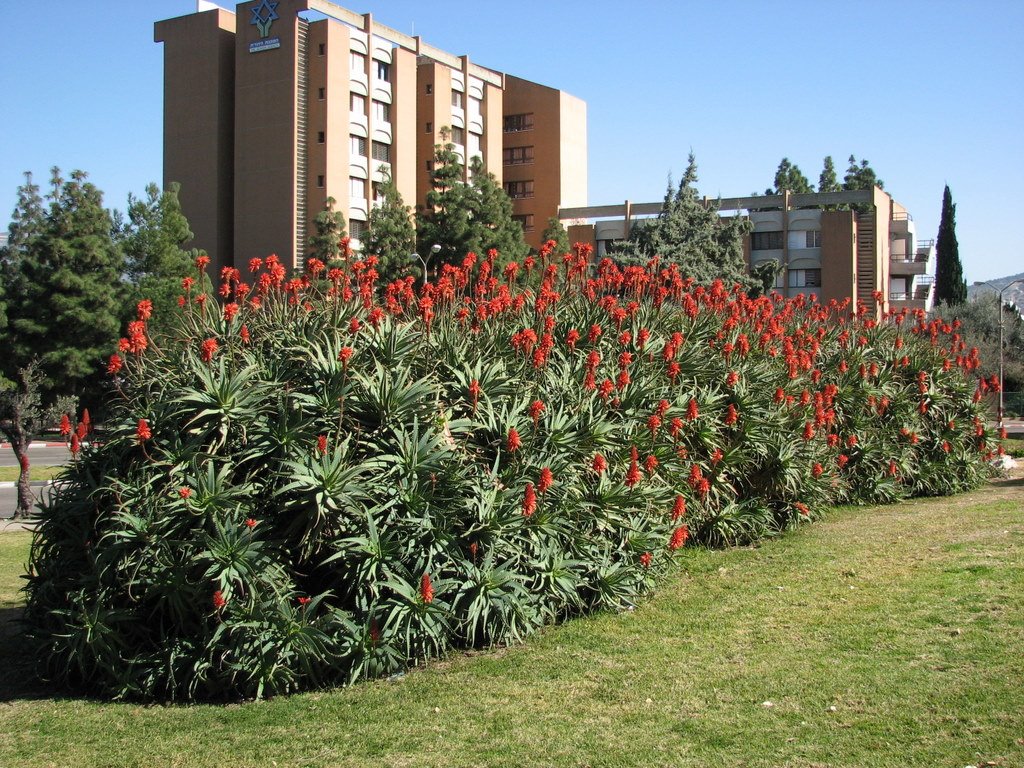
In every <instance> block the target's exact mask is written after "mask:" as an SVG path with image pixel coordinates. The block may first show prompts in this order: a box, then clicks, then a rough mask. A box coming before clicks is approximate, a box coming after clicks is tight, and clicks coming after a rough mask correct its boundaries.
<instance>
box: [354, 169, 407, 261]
mask: <svg viewBox="0 0 1024 768" xmlns="http://www.w3.org/2000/svg"><path fill="white" fill-rule="evenodd" d="M380 190H381V192H382V193H383V197H384V200H383V202H382V203H381V204H380V205H379V206H375V207H374V208H373V210H372V211H370V221H369V231H368V233H367V235H366V237H364V238H363V252H364V253H367V254H371V253H372V254H374V255H376V256H377V258H378V259H379V261H378V263H377V271H378V272H379V273H380V275H381V277H382V278H383V279H384V280H385V281H390V280H393V279H395V278H396V277H399V276H400V274H401V273H404V272H405V271H406V270H407V269H408V268H409V254H411V253H412V252H413V251H414V250H415V249H416V229H415V227H414V226H413V223H412V210H411V209H410V208H409V207H408V206H407V205H406V204H405V203H404V202H403V200H402V195H401V193H400V192H399V191H398V186H397V185H396V184H395V183H394V181H392V179H391V177H390V176H387V177H386V178H385V179H384V180H383V181H382V182H381V183H380Z"/></svg>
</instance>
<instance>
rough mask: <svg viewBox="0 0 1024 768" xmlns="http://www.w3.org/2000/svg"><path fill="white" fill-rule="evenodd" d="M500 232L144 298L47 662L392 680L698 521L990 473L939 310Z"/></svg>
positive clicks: (79, 670) (578, 590)
mask: <svg viewBox="0 0 1024 768" xmlns="http://www.w3.org/2000/svg"><path fill="white" fill-rule="evenodd" d="M494 257H495V254H493V253H492V254H490V255H489V256H488V257H487V258H485V259H482V260H478V259H477V257H475V256H474V255H472V254H471V255H469V256H467V258H466V259H465V261H464V262H463V264H462V265H461V266H459V267H445V268H444V270H443V272H442V274H441V275H440V276H439V278H438V280H437V281H436V282H435V283H432V284H429V285H427V286H425V287H424V288H423V289H422V290H421V291H420V292H417V291H416V290H415V289H414V285H413V279H412V278H407V279H404V280H398V281H396V282H394V283H392V284H390V285H389V286H387V288H386V290H384V291H383V293H382V295H381V296H379V297H378V295H377V292H376V286H375V281H376V273H375V269H374V261H373V259H372V257H371V258H370V259H367V260H366V261H357V262H355V263H354V264H352V265H351V268H348V267H344V268H336V269H330V270H327V269H326V268H325V267H324V265H323V264H322V263H320V262H318V261H316V260H311V262H310V265H309V269H308V271H307V274H306V275H305V276H304V277H302V278H293V279H291V280H287V281H286V280H285V271H284V269H283V267H282V266H281V265H280V264H279V263H278V261H277V260H276V259H275V258H274V257H270V258H268V259H266V260H265V261H261V260H259V259H255V260H254V261H253V263H252V264H251V268H252V271H253V277H252V280H253V281H254V282H253V284H252V285H251V286H250V285H249V284H247V283H245V282H243V281H242V275H241V274H239V273H238V271H237V270H231V269H228V270H225V273H224V274H223V275H222V278H223V282H222V285H221V288H220V294H221V296H222V297H223V301H222V302H217V301H215V300H213V299H209V298H207V297H206V295H205V294H198V295H196V294H195V290H197V289H196V288H195V286H196V285H197V283H196V282H195V281H194V280H192V279H186V281H185V285H184V287H185V291H186V293H185V296H183V298H182V302H181V303H182V305H183V310H182V313H181V317H180V318H179V323H178V325H177V331H176V333H175V334H173V337H172V338H169V339H165V340H163V341H162V342H161V346H160V347H159V348H157V346H156V345H155V344H154V343H153V341H152V340H151V339H149V338H148V337H147V335H146V330H145V320H146V317H145V316H146V315H147V314H148V308H146V307H140V319H139V321H138V322H136V323H135V324H133V325H132V326H130V329H129V331H130V332H129V335H128V337H127V338H125V339H123V340H122V341H121V350H120V351H119V353H118V354H116V355H114V356H113V357H112V358H111V362H110V365H109V368H110V371H111V372H112V374H113V377H114V387H115V390H116V393H117V396H116V398H115V402H114V403H113V405H112V409H113V411H112V412H113V413H114V414H115V415H114V418H113V419H112V423H111V424H110V425H109V429H108V431H107V433H106V435H105V442H104V443H103V444H102V445H94V446H90V447H89V448H87V449H82V448H81V447H80V446H78V445H77V444H75V445H74V446H73V448H74V450H75V451H76V460H75V461H74V463H73V464H72V465H71V466H70V467H69V469H68V470H67V472H66V473H65V474H64V475H63V477H62V479H61V486H60V493H59V494H58V495H57V496H56V497H55V498H54V500H53V501H52V502H51V503H50V504H49V505H48V506H47V507H46V508H45V509H44V510H43V512H42V515H41V519H40V523H39V527H38V529H37V532H36V535H35V539H34V543H33V548H32V555H31V564H30V573H29V576H28V586H27V592H28V609H27V616H28V619H29V622H30V624H31V626H32V632H33V635H34V637H35V638H37V640H38V642H39V648H40V654H41V658H42V660H43V661H44V662H45V665H46V668H47V672H48V674H49V675H50V676H52V677H53V678H55V679H58V680H61V681H64V682H68V683H71V684H74V685H78V686H82V687H85V688H88V689H90V690H95V691H98V692H100V693H102V694H103V695H108V696H115V697H133V698H143V699H154V698H155V699H176V698H184V699H195V698H216V697H238V696H242V697H253V696H256V697H258V696H263V695H270V694H279V693H284V692H288V691H294V690H297V689H300V688H306V687H311V686H317V685H328V684H337V683H345V682H350V681H353V680H356V679H358V678H360V677H372V676H379V675H385V674H389V673H392V672H395V671H397V670H400V669H402V668H403V667H404V666H406V665H407V664H409V663H415V662H418V661H419V660H422V659H425V658H429V657H432V656H437V655H439V654H442V653H444V652H445V651H446V650H447V649H449V648H451V647H466V646H482V645H488V644H494V643H510V642H516V641H519V640H521V639H522V638H523V637H525V636H526V635H528V634H529V633H531V632H533V631H535V630H536V629H537V628H538V627H541V626H543V625H545V624H549V623H552V622H556V621H559V620H561V619H564V618H566V617H570V616H574V615H578V614H582V613H587V612H590V611H594V610H600V609H621V608H623V607H627V606H629V605H631V604H633V603H635V601H636V600H637V599H638V596H640V595H641V594H642V593H643V592H644V591H645V590H647V589H649V588H650V586H651V584H652V582H653V581H654V580H655V579H656V577H657V575H658V574H659V573H661V572H663V571H664V570H665V569H666V567H668V565H669V564H670V563H671V561H672V560H673V558H675V557H676V556H678V555H679V553H680V552H681V551H683V549H684V547H685V546H687V545H690V544H693V543H699V544H705V545H714V546H720V545H729V544H736V543H743V542H751V541H756V540H757V539H759V538H761V537H764V536H770V535H773V534H776V533H778V532H780V531H783V530H785V529H787V528H789V527H791V526H794V525H798V524H800V523H802V522H804V521H806V520H809V519H811V518H813V517H814V516H816V515H818V514H820V512H821V510H822V509H823V508H824V507H825V505H827V504H830V503H834V502H863V501H879V500H882V501H892V500H896V499H899V498H903V497H905V496H908V495H912V494H938V493H950V492H953V491H957V490H961V489H963V488H968V487H971V486H972V485H973V484H975V483H977V482H978V481H979V479H980V478H981V477H982V476H983V475H984V473H985V472H986V465H985V459H986V458H987V457H988V455H990V453H991V448H990V447H989V443H990V442H991V441H992V437H991V435H990V434H989V431H988V429H987V427H986V426H985V424H984V422H983V420H982V419H983V414H982V411H981V406H980V404H979V402H978V400H980V397H981V392H980V389H979V388H977V387H976V386H975V384H973V383H971V382H970V380H969V375H968V374H969V371H971V370H973V368H974V367H976V365H977V360H976V357H975V356H973V355H971V354H969V353H967V354H965V352H964V350H962V349H961V346H962V342H961V341H960V340H959V339H958V338H956V336H955V333H954V331H955V329H953V328H951V327H949V326H944V325H943V324H942V323H941V321H932V322H930V323H926V322H925V320H924V318H923V316H917V317H909V316H907V315H906V314H905V313H904V314H900V315H897V316H894V317H891V318H888V319H887V320H886V321H884V322H875V321H874V320H871V319H867V317H868V314H867V311H866V308H864V307H861V308H860V309H861V312H860V314H859V315H857V316H855V317H854V318H853V319H851V318H849V317H848V316H847V315H848V311H847V310H848V308H847V307H846V306H845V305H836V304H832V305H830V306H828V307H822V306H819V305H817V304H815V303H814V302H813V301H811V300H807V299H806V298H804V297H797V298H795V299H792V300H782V299H778V298H775V299H769V298H760V299H756V300H753V299H750V298H748V297H746V296H745V295H744V294H743V293H741V292H739V290H738V289H736V290H734V291H731V292H730V291H727V290H726V289H725V288H724V287H723V286H722V285H721V284H720V283H716V284H714V285H712V286H711V287H710V288H704V287H699V286H698V287H694V286H692V285H691V284H690V282H689V281H687V280H684V279H683V278H682V277H681V276H680V275H678V274H677V273H676V272H674V271H673V270H670V269H669V270H660V269H659V268H658V265H657V264H656V263H652V264H650V265H648V267H647V268H646V269H645V268H642V267H630V268H626V269H619V268H617V267H615V266H614V265H612V264H611V263H610V262H608V261H604V262H602V263H601V265H600V266H599V268H598V269H597V272H596V274H594V275H593V276H590V274H589V273H588V265H589V253H588V252H587V250H586V249H585V248H582V247H577V249H576V250H575V252H574V253H572V254H565V255H564V256H563V257H559V258H557V259H556V258H553V256H552V254H551V253H550V252H549V249H545V250H544V251H542V254H541V257H540V259H539V261H535V260H534V259H533V258H532V257H528V258H527V259H526V260H525V261H524V263H523V265H522V268H521V269H520V268H518V267H519V265H511V266H509V267H507V268H506V270H505V272H504V274H503V275H502V276H499V275H495V274H492V267H493V263H494ZM205 266H206V262H205V259H204V258H200V260H199V267H200V270H202V269H204V268H205ZM517 272H521V273H522V274H517ZM201 284H202V283H199V285H201ZM986 386H987V383H986ZM992 445H994V443H992Z"/></svg>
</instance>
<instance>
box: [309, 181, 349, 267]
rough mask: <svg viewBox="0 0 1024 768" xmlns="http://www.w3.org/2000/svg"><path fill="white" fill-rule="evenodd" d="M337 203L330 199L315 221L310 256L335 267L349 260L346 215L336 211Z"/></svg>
mask: <svg viewBox="0 0 1024 768" xmlns="http://www.w3.org/2000/svg"><path fill="white" fill-rule="evenodd" d="M336 202H337V201H336V200H335V199H334V198H333V197H328V198H327V200H326V201H325V202H324V209H323V210H322V211H320V213H318V214H317V215H316V218H314V219H313V228H314V229H315V230H316V233H315V234H313V235H311V236H310V238H309V248H310V251H311V253H310V255H311V256H312V257H313V258H316V259H319V260H320V261H322V262H324V263H325V264H330V265H332V266H333V265H334V264H335V263H336V262H339V261H344V260H345V259H347V258H348V255H349V253H348V237H347V235H346V234H345V214H343V213H342V212H341V211H336V210H334V205H335V203H336Z"/></svg>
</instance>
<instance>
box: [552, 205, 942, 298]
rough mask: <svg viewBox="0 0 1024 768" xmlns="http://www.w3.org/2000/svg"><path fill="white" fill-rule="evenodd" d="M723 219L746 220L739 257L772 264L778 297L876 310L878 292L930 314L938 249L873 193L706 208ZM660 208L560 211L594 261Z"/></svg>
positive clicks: (901, 209) (571, 233)
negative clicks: (848, 301)
mask: <svg viewBox="0 0 1024 768" xmlns="http://www.w3.org/2000/svg"><path fill="white" fill-rule="evenodd" d="M705 202H706V203H707V204H708V205H717V206H718V209H719V210H720V211H721V212H722V213H723V215H730V214H731V215H740V216H745V217H746V218H748V219H749V221H750V223H751V225H752V229H751V232H750V234H749V235H747V236H746V238H745V242H744V252H745V254H746V256H747V264H748V265H749V266H750V267H754V266H757V265H758V264H761V263H764V262H767V261H774V262H776V263H777V264H778V265H779V267H780V269H779V273H778V277H777V278H776V283H775V290H776V291H777V292H778V293H780V294H782V295H785V296H795V295H797V294H798V293H802V294H805V295H810V294H814V295H816V296H817V297H818V299H819V300H820V301H823V302H827V301H830V300H831V299H836V300H837V301H842V300H843V299H845V298H853V299H861V300H863V301H865V302H867V303H868V304H869V305H872V306H873V304H874V295H875V292H876V291H881V292H882V293H883V294H884V295H885V296H886V299H887V301H888V307H889V308H890V309H895V310H900V309H903V308H907V309H924V310H930V309H931V306H932V299H933V289H932V283H933V282H934V278H933V277H932V276H933V275H934V273H935V247H934V242H933V241H931V240H923V241H922V240H918V239H917V233H916V230H915V227H914V220H913V218H912V217H911V216H910V214H909V213H908V212H907V210H906V209H905V208H904V207H903V206H902V205H900V204H899V203H897V202H896V201H895V200H893V199H892V197H891V196H890V195H888V194H887V193H886V192H884V191H882V190H881V189H880V188H878V187H874V188H873V189H870V190H854V191H845V192H826V193H809V194H800V195H797V194H791V193H789V192H784V193H783V194H781V195H753V196H750V197H731V198H724V199H721V200H706V201H705ZM661 208H662V203H660V202H658V203H630V202H629V201H626V202H625V203H623V204H621V205H606V206H595V207H589V208H563V209H561V211H560V213H559V216H560V218H561V219H562V220H563V223H566V224H568V225H569V227H568V229H569V237H570V239H571V240H573V241H580V242H589V243H590V244H591V245H593V246H594V248H595V252H596V253H597V254H598V255H603V254H605V253H607V251H608V248H609V247H610V246H611V244H612V243H614V242H615V241H616V240H621V239H623V238H625V237H628V235H629V231H630V229H631V228H632V226H633V224H634V223H635V222H637V221H641V222H642V221H643V219H644V218H645V217H650V216H656V215H657V214H658V213H660V212H661Z"/></svg>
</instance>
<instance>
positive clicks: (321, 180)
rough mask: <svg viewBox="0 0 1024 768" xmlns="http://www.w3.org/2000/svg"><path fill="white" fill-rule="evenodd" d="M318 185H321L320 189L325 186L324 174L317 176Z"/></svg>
mask: <svg viewBox="0 0 1024 768" xmlns="http://www.w3.org/2000/svg"><path fill="white" fill-rule="evenodd" d="M316 185H317V186H318V187H320V189H323V188H324V177H323V176H317V177H316Z"/></svg>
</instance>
